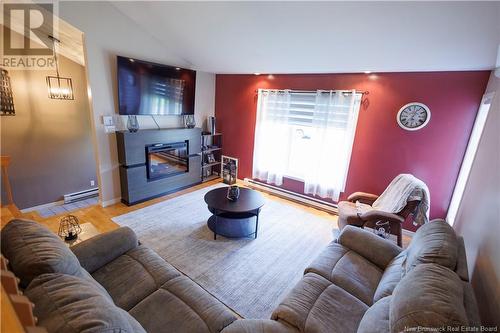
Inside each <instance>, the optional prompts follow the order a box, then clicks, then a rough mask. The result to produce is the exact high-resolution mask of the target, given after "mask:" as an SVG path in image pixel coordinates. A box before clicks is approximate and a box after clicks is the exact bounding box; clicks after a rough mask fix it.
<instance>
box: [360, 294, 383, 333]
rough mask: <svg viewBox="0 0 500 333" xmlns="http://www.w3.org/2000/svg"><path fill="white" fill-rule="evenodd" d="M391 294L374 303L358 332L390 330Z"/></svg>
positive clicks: (372, 332)
mask: <svg viewBox="0 0 500 333" xmlns="http://www.w3.org/2000/svg"><path fill="white" fill-rule="evenodd" d="M390 303H391V296H387V297H384V298H382V299H380V300H378V301H377V302H376V303H375V304H373V305H372V306H371V307H370V308H369V309H368V310H367V311H366V312H365V315H364V316H363V318H362V319H361V322H360V323H359V327H358V333H387V332H389V331H390V330H389V306H390Z"/></svg>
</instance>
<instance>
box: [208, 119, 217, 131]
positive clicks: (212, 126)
mask: <svg viewBox="0 0 500 333" xmlns="http://www.w3.org/2000/svg"><path fill="white" fill-rule="evenodd" d="M208 129H209V130H210V134H212V135H213V134H215V133H216V132H215V117H213V116H210V117H208Z"/></svg>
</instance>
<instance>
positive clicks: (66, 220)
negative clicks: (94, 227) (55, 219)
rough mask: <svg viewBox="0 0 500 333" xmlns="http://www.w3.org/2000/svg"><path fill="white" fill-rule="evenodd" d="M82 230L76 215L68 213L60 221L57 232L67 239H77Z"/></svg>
mask: <svg viewBox="0 0 500 333" xmlns="http://www.w3.org/2000/svg"><path fill="white" fill-rule="evenodd" d="M80 232H82V228H80V223H78V218H77V217H76V216H74V215H67V216H65V217H63V218H62V219H61V222H59V232H58V233H57V234H58V235H59V237H61V238H64V240H65V241H72V240H74V239H76V238H77V237H78V234H79V233H80Z"/></svg>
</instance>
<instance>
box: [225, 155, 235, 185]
mask: <svg viewBox="0 0 500 333" xmlns="http://www.w3.org/2000/svg"><path fill="white" fill-rule="evenodd" d="M221 162H222V163H221V175H222V180H223V181H224V183H225V184H229V185H232V184H235V183H236V180H237V179H238V159H237V158H234V157H230V156H225V155H222V157H221Z"/></svg>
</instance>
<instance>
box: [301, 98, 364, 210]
mask: <svg viewBox="0 0 500 333" xmlns="http://www.w3.org/2000/svg"><path fill="white" fill-rule="evenodd" d="M360 102H361V94H359V93H358V94H357V93H356V92H355V91H352V92H349V93H346V92H341V91H318V92H317V93H316V103H315V107H314V113H313V121H312V127H313V129H312V133H313V134H312V135H311V143H310V154H308V155H309V156H308V158H309V165H310V167H309V168H307V170H306V174H305V175H304V192H305V193H307V194H312V195H317V196H320V197H322V198H329V199H332V200H334V201H338V200H339V195H340V193H341V192H343V191H344V189H345V183H346V178H347V171H348V169H349V161H350V159H351V152H352V144H353V141H354V134H355V131H356V124H357V121H358V113H359V107H360Z"/></svg>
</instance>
